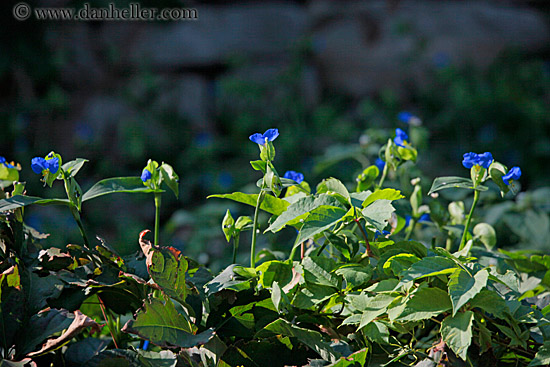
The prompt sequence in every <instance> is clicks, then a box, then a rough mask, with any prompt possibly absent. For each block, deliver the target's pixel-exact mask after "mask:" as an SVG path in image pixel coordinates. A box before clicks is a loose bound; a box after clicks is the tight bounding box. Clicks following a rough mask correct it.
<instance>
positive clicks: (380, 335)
mask: <svg viewBox="0 0 550 367" xmlns="http://www.w3.org/2000/svg"><path fill="white" fill-rule="evenodd" d="M363 334H364V335H365V336H366V337H367V338H368V339H369V340H371V341H373V342H375V343H378V344H389V342H390V331H389V329H388V326H387V325H386V324H384V323H383V322H380V321H373V322H371V323H370V324H367V325H366V326H365V327H364V328H363Z"/></svg>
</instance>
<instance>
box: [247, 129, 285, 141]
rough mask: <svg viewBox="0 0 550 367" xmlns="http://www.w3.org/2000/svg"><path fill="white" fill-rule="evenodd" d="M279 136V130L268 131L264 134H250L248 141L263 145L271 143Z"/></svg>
mask: <svg viewBox="0 0 550 367" xmlns="http://www.w3.org/2000/svg"><path fill="white" fill-rule="evenodd" d="M278 136H279V129H269V130H267V131H266V132H265V133H263V135H262V134H260V133H256V134H252V135H250V137H249V139H250V140H251V141H253V142H254V143H256V144H259V145H265V144H266V143H267V142H268V141H273V140H275V139H276V138H277V137H278Z"/></svg>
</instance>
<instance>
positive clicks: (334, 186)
mask: <svg viewBox="0 0 550 367" xmlns="http://www.w3.org/2000/svg"><path fill="white" fill-rule="evenodd" d="M323 193H336V194H338V195H340V196H342V197H343V198H344V199H345V200H346V201H347V202H349V200H350V195H349V191H348V189H347V188H346V186H345V185H344V184H343V183H342V181H340V180H338V179H336V178H334V177H331V178H327V179H325V180H323V181H322V182H321V183H320V184H319V185H318V186H317V194H323Z"/></svg>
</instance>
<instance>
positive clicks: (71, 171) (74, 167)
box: [61, 158, 89, 177]
mask: <svg viewBox="0 0 550 367" xmlns="http://www.w3.org/2000/svg"><path fill="white" fill-rule="evenodd" d="M86 162H89V161H88V160H87V159H84V158H76V159H75V160H72V161H70V162H67V163H65V164H63V165H62V166H61V169H62V170H63V172H65V174H66V175H68V177H74V176H76V174H77V173H78V171H80V169H81V168H82V166H84V163H86Z"/></svg>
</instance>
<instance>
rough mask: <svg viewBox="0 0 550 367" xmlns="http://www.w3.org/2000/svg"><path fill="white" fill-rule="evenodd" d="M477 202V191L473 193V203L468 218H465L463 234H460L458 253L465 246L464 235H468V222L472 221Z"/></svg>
mask: <svg viewBox="0 0 550 367" xmlns="http://www.w3.org/2000/svg"><path fill="white" fill-rule="evenodd" d="M478 201H479V191H478V190H475V191H474V202H473V203H472V208H471V209H470V213H469V214H468V217H467V218H466V224H465V225H464V233H462V239H461V240H460V246H459V248H458V251H461V250H462V249H463V248H464V246H466V235H467V233H468V229H469V228H470V222H471V221H472V216H473V214H474V209H475V207H476V204H477V202H478Z"/></svg>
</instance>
